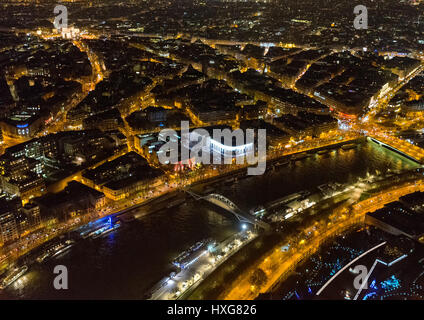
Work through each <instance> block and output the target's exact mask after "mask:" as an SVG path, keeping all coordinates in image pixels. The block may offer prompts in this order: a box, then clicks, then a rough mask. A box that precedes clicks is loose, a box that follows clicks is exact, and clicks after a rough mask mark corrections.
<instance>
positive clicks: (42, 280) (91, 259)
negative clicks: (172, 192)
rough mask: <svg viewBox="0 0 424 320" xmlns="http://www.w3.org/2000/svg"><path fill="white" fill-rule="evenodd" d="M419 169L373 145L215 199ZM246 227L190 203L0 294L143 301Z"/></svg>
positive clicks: (91, 243)
mask: <svg viewBox="0 0 424 320" xmlns="http://www.w3.org/2000/svg"><path fill="white" fill-rule="evenodd" d="M415 166H416V165H415V164H414V163H413V162H411V161H409V160H407V159H404V158H402V157H400V156H399V155H397V154H395V153H393V152H391V151H388V150H386V149H384V148H381V147H378V146H375V145H374V144H372V143H364V144H362V145H360V146H358V147H357V148H356V149H351V150H342V149H338V150H337V151H335V152H332V153H328V154H325V155H317V154H316V155H311V156H310V157H309V158H307V159H304V160H301V161H297V162H291V163H289V164H287V165H285V166H281V167H279V168H278V169H277V170H276V171H271V172H269V173H267V174H265V175H263V176H255V177H249V178H245V179H241V180H239V181H237V182H235V183H233V184H231V185H222V184H221V185H218V186H216V190H215V192H217V193H221V194H223V195H225V196H227V197H228V198H230V199H231V200H233V201H234V202H235V203H236V204H237V205H238V206H239V207H240V208H241V209H245V210H248V209H250V208H252V207H254V206H257V205H259V204H264V203H266V202H268V201H272V200H274V199H277V198H279V197H282V196H285V195H288V194H291V193H294V192H297V191H301V190H305V189H309V190H313V189H314V188H315V187H316V186H318V185H320V184H323V183H328V182H332V181H337V182H340V183H346V182H353V181H356V180H357V179H358V178H359V177H365V176H366V175H367V174H384V173H385V172H387V170H389V169H390V170H405V169H410V168H413V167H415ZM239 228H240V226H239V225H238V224H237V223H235V222H234V220H233V219H232V218H231V217H228V219H226V218H223V217H222V215H220V214H218V213H217V211H216V210H215V209H213V208H212V207H210V206H209V205H206V204H205V203H202V202H196V201H194V200H190V201H188V202H187V203H185V204H183V205H181V206H179V207H178V208H172V209H166V210H162V211H159V212H156V213H154V214H151V215H149V216H145V217H143V218H142V219H141V220H137V221H135V222H132V223H130V224H126V225H124V226H123V227H121V228H120V229H118V230H117V231H115V232H114V233H112V234H109V235H108V236H106V237H105V238H99V239H94V240H84V241H81V242H79V243H78V244H77V245H75V246H74V247H73V248H72V249H71V250H70V251H69V252H68V253H66V254H65V255H63V256H61V257H57V258H55V259H53V260H51V261H48V262H47V263H44V264H42V265H38V264H37V265H34V266H31V267H30V271H29V272H28V273H27V274H26V275H25V276H24V277H22V278H21V279H20V280H19V281H18V282H15V283H14V284H13V285H12V286H10V287H9V288H7V289H6V290H5V291H4V292H2V293H0V299H10V298H12V299H14V298H27V299H48V298H50V299H55V298H58V299H67V298H79V299H90V298H93V299H94V298H99V299H102V298H110V299H141V298H143V296H144V293H145V292H146V291H147V290H148V289H149V288H150V287H151V286H152V285H153V284H154V283H155V282H156V281H158V280H160V279H161V278H162V277H163V276H165V275H166V274H169V272H170V271H171V266H170V261H171V260H172V258H173V257H175V256H176V255H177V254H178V253H179V252H180V251H181V250H183V249H185V248H186V247H188V246H190V245H191V244H193V243H194V242H196V241H197V240H200V239H203V238H206V237H214V238H215V239H218V240H219V239H223V238H225V237H227V236H229V235H230V234H231V233H232V232H234V231H235V230H239ZM58 264H62V265H65V266H67V268H68V271H69V289H68V290H61V291H58V290H55V289H54V288H53V279H54V277H55V276H56V275H54V274H53V268H54V266H55V265H58Z"/></svg>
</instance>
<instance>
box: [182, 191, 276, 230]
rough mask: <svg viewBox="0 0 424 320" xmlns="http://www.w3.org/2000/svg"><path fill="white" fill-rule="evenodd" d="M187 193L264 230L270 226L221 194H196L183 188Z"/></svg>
mask: <svg viewBox="0 0 424 320" xmlns="http://www.w3.org/2000/svg"><path fill="white" fill-rule="evenodd" d="M185 191H186V192H187V193H188V194H190V195H191V196H192V197H193V198H194V199H196V200H200V199H203V200H205V201H208V202H209V203H212V204H214V205H216V206H218V207H220V208H222V209H224V210H226V211H228V212H230V213H231V214H233V215H234V216H235V217H236V218H237V219H238V220H239V221H240V222H246V223H250V224H252V225H255V226H258V227H260V228H262V229H264V230H269V229H270V228H271V226H270V225H269V224H268V223H266V222H264V221H261V220H258V219H257V218H255V217H254V216H252V215H251V214H249V213H246V212H243V211H242V210H240V209H239V208H238V207H237V205H236V204H235V203H234V202H232V201H231V200H230V199H228V198H226V197H224V196H223V195H221V194H218V193H211V194H208V195H205V196H201V195H198V194H196V193H194V192H192V191H189V190H185Z"/></svg>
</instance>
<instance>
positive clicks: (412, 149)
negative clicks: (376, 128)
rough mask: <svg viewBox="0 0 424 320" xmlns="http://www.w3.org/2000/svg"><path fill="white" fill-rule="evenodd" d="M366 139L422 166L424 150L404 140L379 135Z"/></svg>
mask: <svg viewBox="0 0 424 320" xmlns="http://www.w3.org/2000/svg"><path fill="white" fill-rule="evenodd" d="M368 139H370V140H371V141H373V142H375V143H377V144H379V145H380V146H383V147H385V148H387V149H389V150H392V151H394V152H397V153H399V154H400V155H402V156H404V157H406V158H408V159H410V160H412V161H415V162H417V163H419V164H424V150H423V149H421V148H420V147H417V146H415V145H413V144H411V143H409V142H407V141H405V140H402V139H399V138H396V137H389V136H383V135H381V136H380V135H379V136H378V137H377V136H374V137H371V136H369V137H368Z"/></svg>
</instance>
